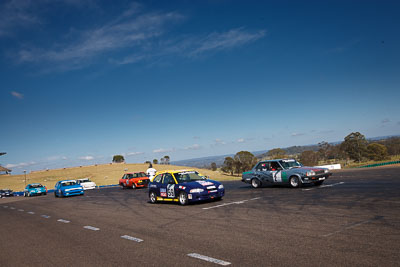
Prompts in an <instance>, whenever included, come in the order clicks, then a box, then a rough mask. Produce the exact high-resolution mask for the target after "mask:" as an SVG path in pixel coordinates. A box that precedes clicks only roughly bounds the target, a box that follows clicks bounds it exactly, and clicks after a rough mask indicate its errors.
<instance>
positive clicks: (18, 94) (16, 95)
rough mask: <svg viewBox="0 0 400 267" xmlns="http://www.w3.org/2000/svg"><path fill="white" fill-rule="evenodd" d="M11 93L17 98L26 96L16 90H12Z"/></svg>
mask: <svg viewBox="0 0 400 267" xmlns="http://www.w3.org/2000/svg"><path fill="white" fill-rule="evenodd" d="M11 95H12V96H14V97H16V98H18V99H23V98H24V95H23V94H21V93H18V92H16V91H11Z"/></svg>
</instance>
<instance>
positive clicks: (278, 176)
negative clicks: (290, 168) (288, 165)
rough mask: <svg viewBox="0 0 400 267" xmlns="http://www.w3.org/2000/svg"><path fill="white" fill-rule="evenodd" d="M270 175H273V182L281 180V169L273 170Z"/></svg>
mask: <svg viewBox="0 0 400 267" xmlns="http://www.w3.org/2000/svg"><path fill="white" fill-rule="evenodd" d="M272 176H273V177H274V180H275V182H277V183H280V182H282V172H281V171H273V172H272Z"/></svg>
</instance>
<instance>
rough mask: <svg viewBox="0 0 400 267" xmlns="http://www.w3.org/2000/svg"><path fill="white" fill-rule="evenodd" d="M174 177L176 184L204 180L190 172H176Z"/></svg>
mask: <svg viewBox="0 0 400 267" xmlns="http://www.w3.org/2000/svg"><path fill="white" fill-rule="evenodd" d="M174 176H175V178H176V180H177V181H178V183H187V182H193V181H199V180H205V178H204V177H203V176H201V175H199V173H198V172H195V171H190V172H176V173H174Z"/></svg>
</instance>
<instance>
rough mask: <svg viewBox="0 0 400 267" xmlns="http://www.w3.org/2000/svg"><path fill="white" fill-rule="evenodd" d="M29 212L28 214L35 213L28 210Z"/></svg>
mask: <svg viewBox="0 0 400 267" xmlns="http://www.w3.org/2000/svg"><path fill="white" fill-rule="evenodd" d="M27 213H28V214H35V213H34V212H33V211H28V212H27Z"/></svg>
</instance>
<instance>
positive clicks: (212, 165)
mask: <svg viewBox="0 0 400 267" xmlns="http://www.w3.org/2000/svg"><path fill="white" fill-rule="evenodd" d="M210 167H211V170H212V171H216V170H217V163H215V162H212V163H211V166H210Z"/></svg>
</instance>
